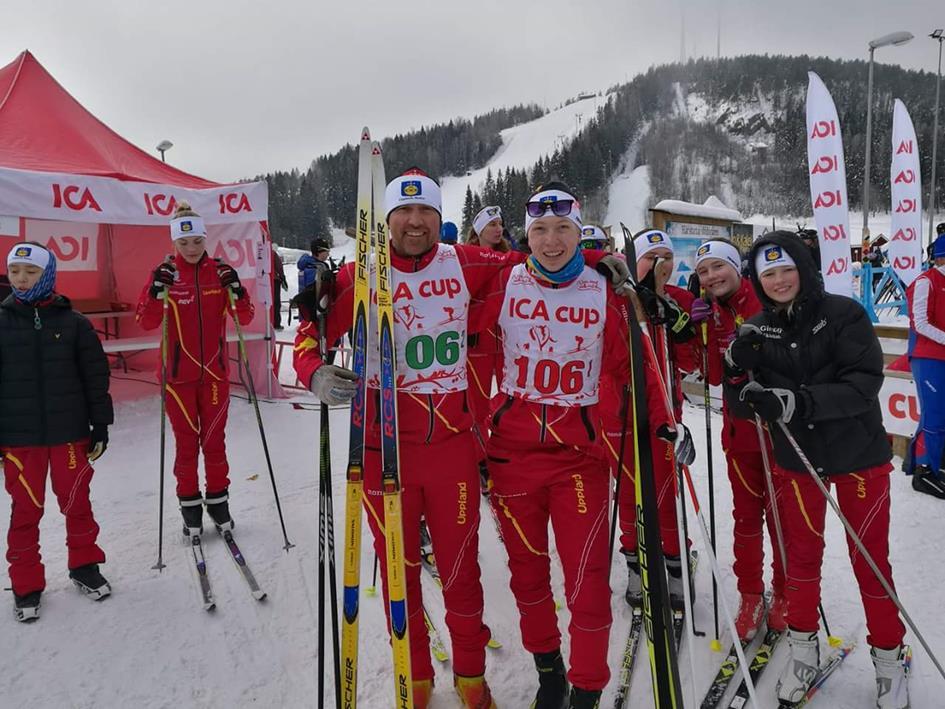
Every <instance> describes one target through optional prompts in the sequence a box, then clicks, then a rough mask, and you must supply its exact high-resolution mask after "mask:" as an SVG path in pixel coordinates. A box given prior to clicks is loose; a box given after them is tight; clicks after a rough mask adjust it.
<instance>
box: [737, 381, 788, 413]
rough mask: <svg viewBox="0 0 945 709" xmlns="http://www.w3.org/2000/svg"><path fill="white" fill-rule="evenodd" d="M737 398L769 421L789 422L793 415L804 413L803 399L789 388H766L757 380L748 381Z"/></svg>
mask: <svg viewBox="0 0 945 709" xmlns="http://www.w3.org/2000/svg"><path fill="white" fill-rule="evenodd" d="M738 398H739V399H741V400H742V401H744V402H745V403H747V404H748V405H749V406H751V408H752V409H753V410H754V412H755V413H756V414H758V416H760V417H761V418H762V419H764V420H765V421H768V422H769V423H775V422H777V421H783V422H784V423H790V422H791V419H793V418H794V417H795V416H797V417H798V418H801V417H803V415H804V399H803V398H802V397H799V396H797V395H795V393H794V392H793V391H791V390H790V389H781V388H777V387H774V388H770V389H766V388H765V387H763V386H761V385H760V384H759V383H758V382H748V384H746V385H745V386H744V387H742V390H741V392H739V394H738Z"/></svg>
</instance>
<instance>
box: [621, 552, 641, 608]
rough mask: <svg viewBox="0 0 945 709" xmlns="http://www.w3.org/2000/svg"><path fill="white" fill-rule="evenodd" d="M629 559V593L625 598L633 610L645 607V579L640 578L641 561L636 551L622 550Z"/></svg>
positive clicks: (627, 592) (625, 594)
mask: <svg viewBox="0 0 945 709" xmlns="http://www.w3.org/2000/svg"><path fill="white" fill-rule="evenodd" d="M620 553H621V554H623V555H624V556H625V557H626V559H627V591H626V593H624V595H623V597H624V599H625V600H626V601H627V604H628V605H629V606H630V607H631V608H642V607H643V579H642V578H640V560H639V558H637V553H636V552H635V551H630V550H628V549H621V550H620Z"/></svg>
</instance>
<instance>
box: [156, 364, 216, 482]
mask: <svg viewBox="0 0 945 709" xmlns="http://www.w3.org/2000/svg"><path fill="white" fill-rule="evenodd" d="M166 406H167V418H168V419H170V422H171V428H172V429H173V431H174V440H175V441H176V443H177V456H176V458H175V460H174V477H175V478H177V496H178V497H193V496H194V495H199V494H200V481H199V480H198V478H197V456H198V454H199V452H200V451H201V450H202V451H203V469H204V473H205V475H206V482H207V488H206V492H207V493H216V492H222V491H224V490H226V489H227V488H228V487H229V485H230V479H229V477H228V476H229V472H230V466H229V463H227V461H226V416H227V412H228V411H229V408H230V385H229V382H227V381H226V380H220V381H218V380H216V379H210V380H209V381H207V380H205V381H203V382H188V383H174V384H168V385H167V404H166Z"/></svg>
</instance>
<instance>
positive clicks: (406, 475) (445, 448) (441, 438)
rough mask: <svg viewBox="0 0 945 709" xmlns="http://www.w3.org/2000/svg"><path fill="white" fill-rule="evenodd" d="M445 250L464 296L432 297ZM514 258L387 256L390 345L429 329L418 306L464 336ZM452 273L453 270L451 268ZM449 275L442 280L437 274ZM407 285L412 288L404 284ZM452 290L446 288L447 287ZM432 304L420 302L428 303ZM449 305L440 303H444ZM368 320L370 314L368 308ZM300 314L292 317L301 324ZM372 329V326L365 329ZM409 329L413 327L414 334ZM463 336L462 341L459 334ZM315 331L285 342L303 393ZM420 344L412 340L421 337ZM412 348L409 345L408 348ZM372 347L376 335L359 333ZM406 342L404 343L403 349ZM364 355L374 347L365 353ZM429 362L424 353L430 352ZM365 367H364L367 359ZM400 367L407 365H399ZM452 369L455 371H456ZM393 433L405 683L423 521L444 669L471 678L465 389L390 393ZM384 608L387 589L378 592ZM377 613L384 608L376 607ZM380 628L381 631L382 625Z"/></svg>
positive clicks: (333, 330)
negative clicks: (447, 652)
mask: <svg viewBox="0 0 945 709" xmlns="http://www.w3.org/2000/svg"><path fill="white" fill-rule="evenodd" d="M452 250H454V251H455V254H456V260H457V261H458V268H459V269H461V273H462V279H463V281H464V284H462V285H463V286H464V287H465V292H462V293H457V292H456V288H455V287H448V288H440V287H434V286H433V285H430V284H439V283H442V282H444V281H448V280H450V279H451V278H452V275H451V274H453V273H455V271H454V270H452V269H454V268H455V267H456V264H455V262H454V261H453V260H452V259H449V260H444V259H445V258H447V257H448V256H449V253H450V252H451V251H452ZM521 258H523V257H522V256H521V254H499V253H495V252H492V251H489V250H487V249H481V248H478V247H472V246H455V247H447V246H445V245H443V244H437V245H436V246H434V247H433V248H432V249H431V250H430V251H428V252H427V253H425V254H424V255H423V256H420V257H417V258H412V257H405V256H400V255H398V254H397V252H396V251H391V266H392V267H393V271H392V288H393V301H394V311H395V318H394V321H395V323H394V327H395V331H394V340H395V345H397V346H400V345H399V343H401V342H403V341H404V339H406V338H408V337H410V336H411V335H413V334H414V333H415V332H418V331H419V332H422V331H423V330H422V329H420V328H423V327H424V326H426V327H429V326H430V318H429V317H427V318H426V319H425V320H424V319H422V318H423V315H424V313H423V311H422V308H421V307H420V306H419V305H415V304H416V303H417V302H418V301H419V300H421V298H420V297H419V296H420V295H421V291H423V292H425V293H427V294H428V296H427V297H426V298H425V300H426V301H428V302H430V303H431V304H432V305H433V306H434V307H435V309H437V311H438V312H443V311H444V310H447V309H449V310H450V312H452V313H454V314H458V315H456V316H455V322H454V324H453V325H452V327H453V328H454V330H455V333H454V334H457V333H462V337H463V344H464V345H465V339H466V336H467V334H468V319H469V304H470V301H471V300H472V299H475V298H479V299H481V298H482V296H483V294H484V292H485V290H486V286H487V284H488V283H489V281H490V280H491V279H492V278H493V277H494V276H495V274H496V272H497V270H498V268H499V267H501V266H502V265H504V264H506V263H509V262H510V259H521ZM451 264H453V265H451ZM447 269H449V270H447ZM417 276H419V277H421V278H423V279H424V280H423V281H422V283H420V284H419V287H416V285H415V287H414V288H413V291H416V292H413V291H411V290H409V289H407V288H405V287H404V286H405V285H407V283H408V282H409V279H410V278H415V277H417ZM414 283H415V284H416V282H415V281H414ZM455 285H457V284H453V286H455ZM434 293H435V294H436V295H430V294H434ZM451 293H452V294H453V295H450V294H451ZM329 298H330V306H329V309H328V316H327V323H326V328H327V333H326V334H327V341H328V342H335V341H336V340H337V339H338V338H340V337H341V336H342V335H344V333H345V332H347V331H348V330H349V329H350V328H351V326H352V324H353V306H354V263H349V264H346V265H345V266H344V267H343V268H342V269H341V270H340V271H339V272H338V274H337V277H336V278H335V280H334V283H333V285H332V290H331V292H330V294H329ZM372 310H373V308H372ZM306 315H307V314H306V313H302V316H303V318H306ZM371 323H372V324H373V323H374V320H373V319H372V320H371ZM418 323H419V324H418ZM463 331H466V332H463ZM318 335H319V333H318V328H317V325H316V323H315V322H312V321H311V320H309V319H305V320H304V321H303V323H302V325H301V326H300V327H299V330H298V334H297V335H296V339H295V351H294V357H293V361H294V365H295V371H296V373H297V374H298V377H299V380H300V381H302V382H304V383H306V384H307V383H309V382H310V381H311V378H312V374H314V373H315V371H316V370H317V369H318V368H319V367H321V366H322V364H323V360H322V356H321V353H320V351H319V344H318V341H319V337H318ZM421 337H422V335H421ZM411 339H414V338H411ZM369 341H372V342H374V341H376V326H374V330H372V331H371V332H370V333H369ZM408 341H409V340H408ZM372 346H374V345H372ZM431 352H432V349H431ZM368 359H369V361H370V357H369V358H368ZM408 359H409V357H408ZM397 364H398V372H397V376H398V386H402V385H403V384H404V383H405V382H404V380H405V376H408V375H411V374H412V373H413V372H415V371H416V370H415V368H414V369H411V367H410V366H405V365H406V364H409V363H407V362H404V361H403V360H401V359H400V357H399V356H398V362H397ZM462 369H464V370H465V362H464V363H463V366H462ZM368 374H369V376H368V382H369V389H368V395H367V407H366V413H365V422H366V425H365V442H364V445H365V451H364V502H365V508H366V509H367V511H368V523H369V525H370V527H371V532H372V533H373V535H374V548H375V551H376V552H377V558H378V560H379V561H380V566H381V574H382V577H383V578H384V579H386V578H387V568H386V566H387V554H386V551H385V537H384V509H383V499H382V495H383V488H382V485H381V453H380V447H381V431H380V412H379V407H378V400H379V391H378V389H377V388H376V384H374V385H373V386H371V384H372V382H371V367H370V365H369V367H368ZM397 424H398V440H399V453H400V484H401V503H402V507H403V528H404V529H403V532H404V537H403V538H404V558H405V561H406V567H407V568H406V585H407V612H408V614H409V615H408V634H409V636H410V657H411V660H410V661H411V671H412V675H413V678H414V679H415V680H423V679H430V678H432V677H433V666H432V664H431V662H430V648H429V636H428V635H427V629H426V625H425V623H424V618H423V605H422V595H421V588H420V571H421V566H420V520H421V518H424V519H426V522H427V528H428V530H429V532H430V537H431V541H432V543H433V553H434V555H435V557H436V562H437V567H438V569H439V572H440V577H441V580H442V582H443V601H444V605H445V606H446V625H447V627H448V628H449V630H450V637H451V641H452V650H453V652H452V663H453V670H454V672H455V673H456V674H459V675H464V676H470V677H474V676H477V675H481V674H483V672H484V670H485V646H486V642H487V641H488V639H489V637H490V633H489V629H488V627H486V625H485V624H484V623H483V621H482V612H483V599H482V585H481V583H480V580H479V574H480V572H479V562H478V558H477V557H478V553H479V466H478V461H479V460H480V459H481V457H482V456H481V453H480V450H481V449H480V447H479V446H478V444H477V442H476V439H475V437H474V435H473V416H472V412H471V410H470V407H469V401H468V396H467V391H466V389H465V388H462V389H459V390H453V391H447V392H446V393H419V394H418V393H413V392H410V391H404V390H398V392H397ZM383 588H384V598H385V601H387V584H386V582H385V583H384V584H383ZM384 607H385V612H386V611H387V610H388V604H387V603H385V606H384ZM389 620H390V619H389V618H388V623H389Z"/></svg>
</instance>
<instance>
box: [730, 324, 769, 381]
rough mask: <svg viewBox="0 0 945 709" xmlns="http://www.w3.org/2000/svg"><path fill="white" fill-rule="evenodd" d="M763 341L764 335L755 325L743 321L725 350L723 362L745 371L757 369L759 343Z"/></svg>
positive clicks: (759, 356) (759, 361)
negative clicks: (736, 334) (736, 335)
mask: <svg viewBox="0 0 945 709" xmlns="http://www.w3.org/2000/svg"><path fill="white" fill-rule="evenodd" d="M764 341H765V336H764V335H762V334H761V330H759V329H758V327H757V326H755V325H749V324H748V323H745V324H744V325H742V326H741V327H740V328H739V330H738V337H736V338H735V339H734V340H732V344H730V345H729V346H728V349H727V350H726V351H725V363H726V364H728V365H729V366H730V367H736V368H738V369H741V370H742V371H745V372H749V371H751V370H754V369H757V368H758V366H759V365H760V364H761V345H762V343H764Z"/></svg>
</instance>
